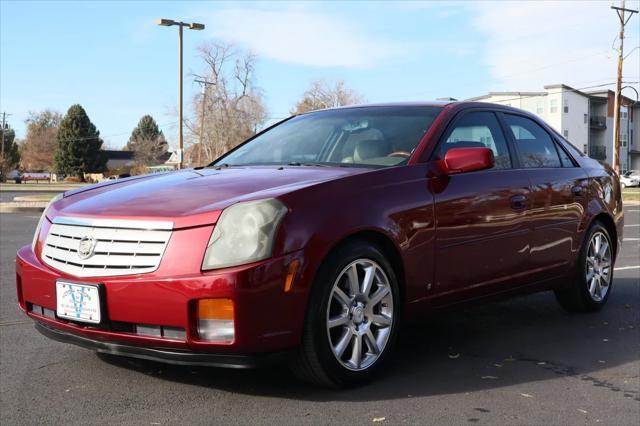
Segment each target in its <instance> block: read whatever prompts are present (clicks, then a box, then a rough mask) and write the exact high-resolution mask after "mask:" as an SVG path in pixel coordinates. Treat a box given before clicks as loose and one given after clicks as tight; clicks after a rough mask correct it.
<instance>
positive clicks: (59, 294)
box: [56, 281, 101, 324]
mask: <svg viewBox="0 0 640 426" xmlns="http://www.w3.org/2000/svg"><path fill="white" fill-rule="evenodd" d="M56 303H57V308H56V314H57V315H58V317H60V318H65V319H69V320H73V321H82V322H90V323H94V324H98V323H100V320H101V312H100V292H99V291H98V287H97V286H95V285H88V284H76V283H69V282H66V281H57V282H56Z"/></svg>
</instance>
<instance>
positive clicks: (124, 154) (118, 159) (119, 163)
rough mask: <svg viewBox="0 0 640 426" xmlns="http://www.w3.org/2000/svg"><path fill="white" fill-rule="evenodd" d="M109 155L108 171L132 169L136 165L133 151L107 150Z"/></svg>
mask: <svg viewBox="0 0 640 426" xmlns="http://www.w3.org/2000/svg"><path fill="white" fill-rule="evenodd" d="M104 152H105V154H106V155H107V171H111V170H121V169H130V168H132V167H134V166H135V165H136V162H135V158H134V157H135V153H134V152H133V151H116V150H111V149H109V150H105V151H104Z"/></svg>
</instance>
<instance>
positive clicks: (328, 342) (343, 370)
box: [293, 241, 401, 388]
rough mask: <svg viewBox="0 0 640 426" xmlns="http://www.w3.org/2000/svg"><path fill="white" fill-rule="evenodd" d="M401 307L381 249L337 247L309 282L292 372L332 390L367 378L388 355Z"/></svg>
mask: <svg viewBox="0 0 640 426" xmlns="http://www.w3.org/2000/svg"><path fill="white" fill-rule="evenodd" d="M354 271H355V272H354ZM354 277H357V282H358V285H357V288H358V290H357V292H355V293H356V294H355V295H354V294H353V293H354V291H353V287H351V285H350V283H351V282H352V279H353V278H354ZM367 277H372V279H371V280H367V279H366V278H367ZM365 282H369V283H371V284H370V285H369V286H368V290H369V291H367V290H364V291H363V289H365V287H366V285H365V284H364V283H365ZM338 290H340V291H341V292H342V294H340V292H339V291H338ZM378 299H379V300H378ZM400 308H401V306H400V297H399V290H398V281H397V277H396V274H395V272H394V270H393V268H392V266H391V264H390V263H389V261H388V260H387V259H386V258H385V256H384V254H383V253H382V251H381V250H380V249H379V248H377V247H376V246H374V245H371V244H369V243H367V242H364V241H357V242H351V243H348V244H346V245H344V246H342V247H339V248H338V249H336V250H335V251H334V252H332V253H331V254H330V255H329V256H328V258H327V259H326V260H325V262H324V263H323V265H322V267H321V268H320V270H319V271H318V273H317V275H316V278H315V280H314V284H313V287H312V289H311V294H310V298H309V303H308V310H307V315H306V318H305V324H304V330H303V336H302V343H301V346H300V348H299V352H298V357H297V359H296V362H295V363H294V365H293V371H294V373H296V375H298V377H300V378H301V379H303V380H305V381H308V382H312V383H314V384H317V385H321V386H325V387H332V388H340V387H350V386H355V385H358V384H361V383H364V382H366V381H368V380H370V379H371V378H372V377H374V376H375V375H376V374H377V373H378V372H379V371H380V370H381V368H382V366H383V364H384V363H385V361H386V360H387V359H388V357H389V354H390V352H391V351H392V347H393V344H394V342H395V338H396V335H397V330H398V327H399V318H400ZM358 345H359V346H358ZM375 348H377V353H376V350H375Z"/></svg>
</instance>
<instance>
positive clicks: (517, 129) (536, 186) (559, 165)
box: [502, 113, 589, 279]
mask: <svg viewBox="0 0 640 426" xmlns="http://www.w3.org/2000/svg"><path fill="white" fill-rule="evenodd" d="M502 118H503V119H504V123H505V124H506V128H507V129H508V132H507V133H508V135H507V136H508V137H509V138H510V139H511V140H512V144H513V146H514V148H515V149H514V151H515V152H516V155H517V156H518V162H519V163H520V167H522V168H523V169H524V170H526V171H527V175H528V176H529V180H530V181H531V190H532V200H531V203H532V204H531V211H530V215H531V219H532V224H533V236H532V241H531V249H530V253H531V258H530V261H529V262H530V266H531V268H532V269H534V270H535V272H536V274H535V278H536V279H546V278H554V277H558V276H561V275H563V274H564V273H566V272H567V268H568V266H569V264H570V262H571V261H572V260H573V259H574V258H575V255H576V254H577V251H578V250H580V243H581V241H580V240H581V238H580V236H581V235H582V234H581V232H582V230H583V229H582V228H583V225H584V224H583V223H582V220H583V217H584V212H585V210H586V208H587V202H588V187H589V186H588V176H587V173H586V172H585V171H584V170H583V169H582V168H580V167H578V166H577V164H576V163H575V162H574V160H573V159H572V158H571V156H570V154H569V153H568V152H567V151H566V150H565V148H563V146H562V144H560V143H559V141H558V140H557V139H556V136H555V135H553V134H552V133H550V132H548V131H547V130H546V129H545V128H544V127H543V126H541V125H540V124H538V123H537V122H536V121H535V120H533V119H531V118H529V117H525V116H524V115H518V114H511V113H503V114H502Z"/></svg>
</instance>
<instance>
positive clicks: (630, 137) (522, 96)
mask: <svg viewBox="0 0 640 426" xmlns="http://www.w3.org/2000/svg"><path fill="white" fill-rule="evenodd" d="M469 100H471V101H481V102H490V103H497V104H501V105H508V106H512V107H515V108H520V109H523V110H525V111H528V112H531V113H533V114H535V115H537V116H539V117H540V118H542V119H543V120H545V121H546V122H547V123H549V125H550V126H551V127H553V128H554V129H555V130H556V131H557V132H558V133H560V134H561V135H563V136H564V137H565V139H567V140H568V141H569V142H571V143H572V144H573V145H574V146H575V147H577V148H578V149H580V150H582V151H583V152H584V153H585V154H587V155H589V156H590V157H592V158H595V159H597V160H601V161H605V162H607V163H609V164H611V163H612V161H613V110H614V105H615V103H614V94H613V92H612V91H611V90H605V91H595V92H583V91H580V90H576V89H573V88H572V87H569V86H567V85H565V84H554V85H549V86H544V91H540V92H489V93H488V94H487V95H484V96H478V97H475V98H471V99H469ZM622 105H623V106H622V108H621V113H620V130H621V135H620V168H621V170H623V171H626V170H629V169H640V164H639V163H640V145H639V144H638V141H637V140H636V138H637V137H638V134H639V133H638V123H640V116H639V115H638V105H637V104H636V103H635V102H634V101H633V100H632V99H629V98H627V97H626V96H623V97H622ZM634 113H635V114H634ZM634 118H635V120H634Z"/></svg>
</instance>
